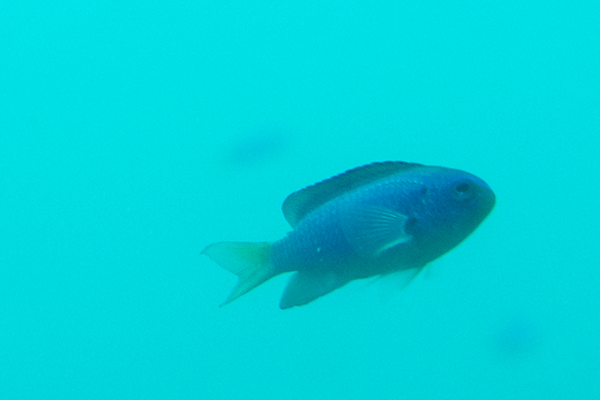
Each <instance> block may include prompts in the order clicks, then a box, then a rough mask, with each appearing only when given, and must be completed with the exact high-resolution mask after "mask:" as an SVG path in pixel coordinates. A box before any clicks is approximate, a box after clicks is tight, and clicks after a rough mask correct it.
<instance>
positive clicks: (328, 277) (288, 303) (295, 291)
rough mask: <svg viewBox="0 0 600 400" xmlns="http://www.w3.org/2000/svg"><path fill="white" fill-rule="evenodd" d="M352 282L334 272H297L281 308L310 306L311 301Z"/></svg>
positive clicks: (285, 294) (286, 291)
mask: <svg viewBox="0 0 600 400" xmlns="http://www.w3.org/2000/svg"><path fill="white" fill-rule="evenodd" d="M349 281H350V280H349V279H347V278H345V277H343V276H341V275H340V274H337V273H334V272H322V271H319V272H314V271H299V272H296V273H295V274H294V275H292V277H291V278H290V280H289V281H288V284H287V287H286V288H285V292H284V293H283V296H282V297H281V301H280V302H279V308H281V309H286V308H290V307H294V306H301V305H304V304H308V303H310V302H311V301H313V300H315V299H317V298H319V297H321V296H323V295H326V294H327V293H329V292H332V291H333V290H335V289H338V288H340V287H342V286H344V285H345V284H347V283H348V282H349Z"/></svg>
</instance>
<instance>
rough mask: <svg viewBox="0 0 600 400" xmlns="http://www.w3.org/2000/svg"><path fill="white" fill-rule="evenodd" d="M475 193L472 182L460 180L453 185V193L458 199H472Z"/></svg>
mask: <svg viewBox="0 0 600 400" xmlns="http://www.w3.org/2000/svg"><path fill="white" fill-rule="evenodd" d="M472 194H473V185H472V184H471V182H469V181H466V180H462V181H458V182H456V183H455V184H454V186H453V187H452V195H453V196H454V198H455V199H456V200H458V201H464V200H467V199H470V198H471V197H472Z"/></svg>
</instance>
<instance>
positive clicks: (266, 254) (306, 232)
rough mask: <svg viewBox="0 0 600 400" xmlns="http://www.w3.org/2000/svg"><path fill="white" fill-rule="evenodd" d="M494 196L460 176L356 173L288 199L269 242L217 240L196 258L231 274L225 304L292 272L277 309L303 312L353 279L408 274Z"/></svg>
mask: <svg viewBox="0 0 600 400" xmlns="http://www.w3.org/2000/svg"><path fill="white" fill-rule="evenodd" d="M494 204H495V195H494V193H493V192H492V190H491V189H490V188H489V186H488V185H487V184H486V183H485V182H484V181H482V180H481V179H479V178H477V177H476V176H474V175H472V174H469V173H467V172H464V171H460V170H455V169H450V168H443V167H429V166H424V165H420V164H414V163H404V162H384V163H374V164H369V165H366V166H363V167H359V168H356V169H353V170H350V171H347V172H345V173H343V174H340V175H338V176H335V177H333V178H331V179H328V180H325V181H323V182H320V183H317V184H315V185H313V186H309V187H307V188H305V189H303V190H300V191H298V192H295V193H292V194H291V195H290V196H288V198H287V199H286V200H285V202H284V204H283V212H284V215H285V217H286V219H287V220H288V222H289V223H290V225H291V226H292V228H293V230H292V231H291V232H290V233H288V235H286V236H285V237H284V238H282V239H280V240H278V241H276V242H274V243H236V242H222V243H216V244H213V245H210V246H208V247H207V248H206V249H205V250H204V251H203V253H204V254H206V255H208V256H209V257H211V258H212V259H213V260H215V261H216V262H217V263H219V264H220V265H221V266H222V267H224V268H226V269H228V270H230V271H231V272H234V273H235V274H237V275H238V277H239V281H238V285H237V286H236V287H235V288H234V290H233V292H232V293H231V295H230V296H229V298H228V299H227V300H226V301H225V303H224V304H227V303H229V302H230V301H233V300H234V299H236V298H237V297H239V296H241V295H243V294H244V293H247V292H248V291H250V290H251V289H253V288H254V287H256V286H258V285H260V284H261V283H263V282H264V281H266V280H268V279H270V278H271V277H273V276H276V275H279V274H281V273H285V272H295V273H294V274H293V275H292V277H291V278H290V281H289V282H288V285H287V287H286V290H285V292H284V294H283V296H282V298H281V302H280V307H281V308H282V309H285V308H290V307H293V306H298V305H303V304H307V303H309V302H311V301H313V300H315V299H316V298H318V297H321V296H323V295H325V294H327V293H329V292H331V291H333V290H335V289H337V288H340V287H342V286H344V285H345V284H347V283H348V282H350V281H352V280H355V279H363V278H369V277H373V276H378V275H387V274H390V273H393V272H396V271H402V270H406V271H410V272H411V273H412V274H414V275H416V274H417V273H418V272H419V271H420V270H421V269H422V268H423V267H424V266H425V265H426V264H427V263H429V262H431V261H432V260H434V259H436V258H438V257H439V256H441V255H442V254H444V253H446V252H447V251H449V250H451V249H452V248H453V247H455V246H456V245H458V244H459V243H460V242H461V241H462V240H464V239H465V238H466V237H467V236H468V235H469V234H470V233H471V232H473V231H474V230H475V228H477V226H479V224H480V223H481V222H482V221H483V220H484V219H485V217H486V216H487V215H488V214H489V213H490V211H491V210H492V208H493V207H494Z"/></svg>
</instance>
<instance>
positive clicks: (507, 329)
mask: <svg viewBox="0 0 600 400" xmlns="http://www.w3.org/2000/svg"><path fill="white" fill-rule="evenodd" d="M495 336H496V337H495V341H496V346H497V349H498V350H499V352H500V353H502V354H504V355H507V356H521V355H524V354H527V353H530V352H531V351H532V350H533V349H534V348H535V346H536V345H537V343H538V341H539V338H540V332H539V328H538V326H537V324H536V323H535V322H534V321H533V320H532V319H530V318H527V317H522V316H521V317H516V316H515V317H512V318H510V319H508V320H506V321H505V322H504V323H503V324H502V325H501V326H500V327H499V329H498V331H497V332H496V335H495Z"/></svg>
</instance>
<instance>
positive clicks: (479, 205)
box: [408, 168, 496, 256]
mask: <svg viewBox="0 0 600 400" xmlns="http://www.w3.org/2000/svg"><path fill="white" fill-rule="evenodd" d="M420 183H421V184H422V187H423V189H422V203H421V204H422V205H423V206H422V208H420V210H419V211H418V212H417V213H416V214H417V215H415V216H416V218H414V219H412V220H411V221H410V222H411V224H410V225H409V226H408V233H409V234H411V235H413V236H414V238H415V240H417V241H419V242H420V243H421V244H422V245H423V246H426V247H427V248H428V249H429V250H430V251H431V253H432V254H431V255H432V256H433V254H443V253H445V252H446V251H448V250H449V249H451V248H452V247H454V246H456V245H457V244H458V243H460V242H461V241H462V240H464V239H465V238H466V237H467V236H469V234H471V233H472V232H473V231H474V230H475V229H476V228H477V227H478V226H479V225H480V224H481V222H483V220H484V219H485V218H486V217H487V216H488V215H489V213H490V212H491V211H492V209H493V208H494V205H495V203H496V196H495V194H494V192H493V191H492V189H491V188H490V187H489V186H488V184H487V183H485V182H484V181H483V180H482V179H480V178H478V177H476V176H475V175H472V174H470V173H468V172H464V171H459V170H454V169H447V168H439V169H431V170H429V171H427V173H426V174H424V175H423V176H421V179H420Z"/></svg>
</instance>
